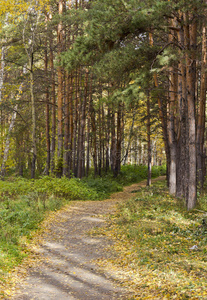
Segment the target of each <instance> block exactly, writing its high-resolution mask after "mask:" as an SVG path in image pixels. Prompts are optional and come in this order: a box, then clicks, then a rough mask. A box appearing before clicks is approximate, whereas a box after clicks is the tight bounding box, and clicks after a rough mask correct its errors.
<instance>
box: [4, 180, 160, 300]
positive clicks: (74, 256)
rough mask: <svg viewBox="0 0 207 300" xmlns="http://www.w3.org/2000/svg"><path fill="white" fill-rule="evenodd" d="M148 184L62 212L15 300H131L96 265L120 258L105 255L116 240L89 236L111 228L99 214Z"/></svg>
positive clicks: (45, 235)
mask: <svg viewBox="0 0 207 300" xmlns="http://www.w3.org/2000/svg"><path fill="white" fill-rule="evenodd" d="M159 179H163V177H162V178H159ZM155 180H158V179H155ZM145 185H146V181H143V182H141V183H139V184H133V185H131V186H129V187H125V188H124V191H123V192H119V193H116V194H113V195H112V196H111V198H110V199H108V200H105V201H85V202H82V201H76V202H73V203H72V204H70V205H68V206H66V207H65V208H63V209H62V210H60V211H59V212H57V213H56V214H55V218H54V219H53V221H52V222H51V223H50V224H48V228H47V230H45V232H44V233H43V234H42V236H41V239H40V241H41V243H40V245H39V247H38V248H37V249H36V250H35V252H36V255H37V263H36V264H35V265H32V267H30V268H29V270H28V275H27V277H26V278H25V280H24V281H23V282H21V284H20V285H19V289H18V291H17V293H16V295H15V296H13V297H12V298H10V299H15V300H17V299H18V300H29V299H35V300H53V299H56V300H66V299H67V300H81V299H84V300H86V299H89V300H95V299H100V300H101V299H103V300H112V299H129V291H128V290H126V289H125V288H123V287H122V286H121V284H120V283H119V278H117V275H116V274H115V273H113V270H110V273H109V272H108V271H104V272H103V271H101V270H100V269H99V267H98V266H97V264H96V263H95V262H94V261H95V260H97V259H99V260H100V259H102V258H103V259H107V258H109V257H112V255H113V256H114V255H115V253H114V252H113V251H106V249H108V248H110V247H109V246H110V245H111V246H112V241H110V240H109V239H107V238H104V237H96V236H94V237H93V236H90V235H89V234H88V232H89V231H90V230H91V229H93V228H94V227H100V226H106V222H105V218H104V217H100V215H107V214H111V213H113V212H114V210H115V207H116V203H117V202H121V201H125V200H127V199H129V198H131V197H132V196H133V194H132V191H135V190H137V189H138V188H139V187H142V186H145ZM111 249H112V247H111ZM114 258H115V257H114Z"/></svg>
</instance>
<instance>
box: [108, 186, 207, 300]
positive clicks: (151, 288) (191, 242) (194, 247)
mask: <svg viewBox="0 0 207 300" xmlns="http://www.w3.org/2000/svg"><path fill="white" fill-rule="evenodd" d="M206 209H207V197H205V196H203V198H200V208H199V210H193V211H190V212H187V211H186V209H185V208H183V203H181V202H179V201H178V200H176V199H175V198H173V197H171V196H169V194H168V191H167V188H166V187H165V186H164V184H163V183H160V182H158V183H156V184H155V185H153V186H152V187H150V188H143V189H141V190H140V191H139V192H138V193H137V194H136V196H135V198H133V199H131V200H129V201H128V202H127V203H125V204H123V205H122V206H121V207H120V209H119V213H118V215H117V216H116V217H115V220H116V221H115V223H114V227H113V229H112V231H113V233H114V235H115V236H117V235H118V236H119V240H120V241H121V242H119V244H117V249H119V251H121V253H122V254H120V256H119V257H120V259H118V260H117V261H116V264H117V265H121V266H122V268H123V267H126V266H127V267H130V268H131V269H132V270H133V272H134V274H135V276H134V285H135V289H136V291H137V297H136V299H164V297H166V298H165V299H207V224H206V221H205V215H206V214H205V213H203V212H202V210H203V211H206ZM120 249H121V250H120ZM123 249H124V250H123Z"/></svg>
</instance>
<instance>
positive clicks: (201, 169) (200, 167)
mask: <svg viewBox="0 0 207 300" xmlns="http://www.w3.org/2000/svg"><path fill="white" fill-rule="evenodd" d="M206 58H207V54H206V24H203V28H202V59H201V75H200V76H201V83H200V100H199V113H198V126H197V172H198V176H197V178H198V187H199V188H200V189H203V185H204V174H205V151H204V134H205V115H206V112H205V111H206V107H205V106H206V80H207V77H206Z"/></svg>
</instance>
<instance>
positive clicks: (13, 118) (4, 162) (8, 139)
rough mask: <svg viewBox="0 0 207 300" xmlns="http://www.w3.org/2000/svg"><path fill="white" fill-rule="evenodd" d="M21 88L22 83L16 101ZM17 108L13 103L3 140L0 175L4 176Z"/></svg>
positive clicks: (19, 95)
mask: <svg viewBox="0 0 207 300" xmlns="http://www.w3.org/2000/svg"><path fill="white" fill-rule="evenodd" d="M22 89H23V83H22V84H21V85H20V87H19V90H18V93H17V96H16V99H15V100H16V101H18V100H19V99H20V97H21V94H22ZM17 108H18V104H16V105H15V107H14V111H13V113H12V117H11V122H10V125H9V130H8V133H7V137H6V141H5V148H4V154H3V159H2V164H1V171H0V177H1V178H2V177H4V176H5V171H6V162H7V159H8V155H9V149H10V137H11V132H12V130H13V128H14V124H15V120H16V116H17Z"/></svg>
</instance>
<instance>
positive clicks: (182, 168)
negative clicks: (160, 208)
mask: <svg viewBox="0 0 207 300" xmlns="http://www.w3.org/2000/svg"><path fill="white" fill-rule="evenodd" d="M179 18H180V20H181V21H182V22H181V24H183V13H182V12H179ZM178 41H179V43H180V45H181V46H182V47H183V48H184V28H183V25H181V27H180V29H179V32H178ZM182 52H183V51H182V50H180V57H181V60H180V62H179V65H178V68H179V70H180V71H181V72H180V74H179V76H178V130H177V157H176V159H177V160H176V165H177V168H176V172H177V180H176V196H177V197H179V198H183V197H184V198H185V196H186V190H187V184H188V183H187V177H188V172H187V170H188V166H187V161H188V151H186V149H187V145H186V143H187V121H186V120H187V118H188V116H187V93H186V66H185V62H184V53H182Z"/></svg>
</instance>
